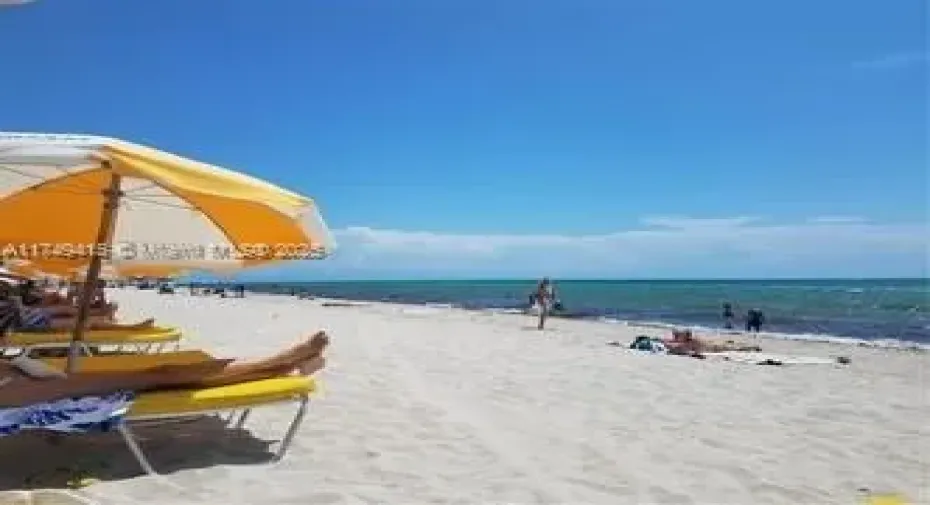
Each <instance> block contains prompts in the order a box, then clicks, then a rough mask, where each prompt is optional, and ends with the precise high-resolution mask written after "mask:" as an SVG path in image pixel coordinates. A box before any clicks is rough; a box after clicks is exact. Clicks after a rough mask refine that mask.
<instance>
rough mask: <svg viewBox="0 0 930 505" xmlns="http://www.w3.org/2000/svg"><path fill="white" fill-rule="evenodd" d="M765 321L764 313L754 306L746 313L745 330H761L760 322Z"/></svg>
mask: <svg viewBox="0 0 930 505" xmlns="http://www.w3.org/2000/svg"><path fill="white" fill-rule="evenodd" d="M764 321H765V315H763V314H762V311H761V310H759V309H756V308H752V309H749V312H747V313H746V331H749V332H753V333H759V331H761V330H762V323H763V322H764Z"/></svg>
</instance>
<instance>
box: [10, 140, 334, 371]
mask: <svg viewBox="0 0 930 505" xmlns="http://www.w3.org/2000/svg"><path fill="white" fill-rule="evenodd" d="M0 220H2V222H3V226H2V227H0V253H2V255H3V257H4V258H5V259H13V260H16V261H25V262H28V263H29V264H30V265H31V266H34V267H35V268H36V269H37V270H40V271H42V272H46V273H50V274H59V275H64V276H68V275H70V274H71V273H73V272H75V271H76V269H80V268H86V277H87V280H88V282H87V283H85V288H84V290H83V293H82V296H81V303H80V306H79V308H80V310H79V311H78V317H77V323H76V325H75V329H74V334H73V342H72V346H71V354H70V359H69V370H73V369H74V363H75V358H76V356H77V351H78V350H79V349H80V344H79V342H80V340H81V339H82V338H83V332H84V327H85V326H86V319H87V313H88V304H89V303H90V297H91V296H92V294H93V284H94V283H95V282H96V279H98V278H99V276H100V271H101V268H102V267H103V266H104V264H107V265H112V267H113V268H115V269H116V270H117V271H122V270H123V269H124V268H130V267H133V266H134V267H136V268H141V267H142V266H143V265H148V266H150V267H152V268H156V267H158V266H159V265H169V267H170V266H172V265H173V266H175V267H178V268H177V269H178V270H183V269H186V268H196V269H204V270H218V271H229V270H231V269H235V268H245V267H250V266H255V265H261V264H267V263H272V262H279V261H287V260H303V259H321V258H324V257H326V256H327V255H329V254H330V253H331V252H332V251H333V249H334V248H335V243H334V241H333V239H332V235H331V234H330V232H329V230H328V228H327V227H326V225H325V223H324V222H323V219H322V217H321V216H320V214H319V211H318V209H317V206H316V204H315V203H314V202H313V200H311V199H310V198H308V197H305V196H302V195H299V194H296V193H293V192H290V191H287V190H285V189H282V188H280V187H278V186H275V185H273V184H270V183H268V182H265V181H261V180H259V179H256V178H254V177H250V176H247V175H245V174H241V173H237V172H234V171H230V170H226V169H223V168H219V167H216V166H212V165H207V164H204V163H200V162H196V161H193V160H190V159H186V158H183V157H180V156H176V155H172V154H169V153H166V152H162V151H158V150H156V149H152V148H148V147H144V146H141V145H137V144H132V143H129V142H125V141H121V140H117V139H112V138H107V137H99V136H90V135H71V134H35V133H0Z"/></svg>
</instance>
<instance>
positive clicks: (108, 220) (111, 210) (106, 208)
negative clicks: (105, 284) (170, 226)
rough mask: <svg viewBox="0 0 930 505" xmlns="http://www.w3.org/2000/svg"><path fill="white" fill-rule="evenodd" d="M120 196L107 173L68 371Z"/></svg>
mask: <svg viewBox="0 0 930 505" xmlns="http://www.w3.org/2000/svg"><path fill="white" fill-rule="evenodd" d="M103 167H104V168H109V163H107V162H104V163H103ZM119 199H120V176H119V175H117V174H112V175H111V177H110V187H109V188H107V189H106V190H105V191H104V192H103V211H102V212H101V214H100V227H99V228H98V229H97V241H96V242H94V244H93V249H92V251H91V256H90V265H88V267H87V272H86V273H85V275H84V285H83V286H82V289H81V296H80V298H79V301H78V313H77V321H75V323H74V332H73V333H72V334H71V346H70V347H69V348H68V368H67V373H69V374H71V373H74V372H76V371H77V361H78V357H79V356H80V355H81V348H82V346H83V343H82V342H83V340H84V330H85V329H86V328H87V318H88V316H89V315H90V302H91V299H92V298H93V297H94V292H95V291H96V289H97V280H98V279H100V269H101V267H102V266H103V255H104V253H105V252H107V251H101V250H100V249H101V248H102V247H104V246H105V247H106V248H107V249H108V248H109V247H110V245H111V244H110V242H111V241H112V239H113V237H112V234H113V227H114V225H115V224H116V209H117V208H119Z"/></svg>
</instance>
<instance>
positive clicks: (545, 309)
mask: <svg viewBox="0 0 930 505" xmlns="http://www.w3.org/2000/svg"><path fill="white" fill-rule="evenodd" d="M535 294H536V303H537V305H539V327H538V328H539V329H540V330H542V329H543V327H544V326H545V325H546V318H547V317H549V313H550V312H552V307H553V305H554V304H555V286H553V285H552V281H550V280H549V278H548V277H545V278H543V280H541V281H539V285H538V286H536V293H535Z"/></svg>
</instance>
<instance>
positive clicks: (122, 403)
mask: <svg viewBox="0 0 930 505" xmlns="http://www.w3.org/2000/svg"><path fill="white" fill-rule="evenodd" d="M134 399H135V394H133V393H132V392H131V391H118V392H116V393H111V394H108V395H104V396H83V397H80V398H66V399H62V400H56V401H53V402H45V403H37V404H35V405H28V406H26V407H11V408H6V409H0V437H2V436H6V435H13V434H15V433H18V432H20V431H22V430H50V431H57V432H65V433H75V432H77V433H84V432H90V431H105V430H108V429H109V428H110V427H111V426H113V425H114V424H115V423H118V422H120V421H121V420H122V419H123V416H125V415H126V412H128V411H129V407H131V406H132V402H133V400H134Z"/></svg>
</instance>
